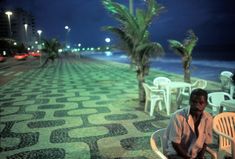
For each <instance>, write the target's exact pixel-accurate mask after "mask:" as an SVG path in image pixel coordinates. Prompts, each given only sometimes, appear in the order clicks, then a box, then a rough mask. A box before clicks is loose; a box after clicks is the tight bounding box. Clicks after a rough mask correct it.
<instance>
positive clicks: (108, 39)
mask: <svg viewBox="0 0 235 159" xmlns="http://www.w3.org/2000/svg"><path fill="white" fill-rule="evenodd" d="M110 41H111V39H110V38H105V42H106V43H107V44H108V46H107V48H106V50H109V43H110Z"/></svg>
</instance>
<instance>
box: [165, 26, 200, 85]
mask: <svg viewBox="0 0 235 159" xmlns="http://www.w3.org/2000/svg"><path fill="white" fill-rule="evenodd" d="M197 41H198V38H197V36H196V35H195V34H194V32H193V31H192V30H189V31H188V32H187V37H186V38H185V39H184V41H183V43H181V42H179V41H177V40H168V42H169V46H170V48H171V49H172V50H173V51H174V52H175V53H176V54H178V55H180V56H181V57H182V65H183V69H184V81H185V82H189V83H190V82H191V79H190V66H191V61H192V51H193V48H194V47H195V46H196V44H197Z"/></svg>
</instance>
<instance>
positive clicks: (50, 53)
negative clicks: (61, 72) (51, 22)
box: [41, 38, 61, 67]
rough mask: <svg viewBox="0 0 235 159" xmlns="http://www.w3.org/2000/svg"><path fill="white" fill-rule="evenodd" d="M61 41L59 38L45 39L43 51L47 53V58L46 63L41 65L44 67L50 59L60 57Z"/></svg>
mask: <svg viewBox="0 0 235 159" xmlns="http://www.w3.org/2000/svg"><path fill="white" fill-rule="evenodd" d="M60 46H61V45H60V43H59V41H58V40H57V39H54V38H53V39H50V40H44V47H43V49H42V51H43V52H44V53H45V54H46V56H47V58H46V60H45V61H44V63H43V64H42V65H41V67H43V66H44V65H46V64H47V62H48V61H49V60H51V61H52V62H54V60H55V58H57V57H58V50H59V48H60Z"/></svg>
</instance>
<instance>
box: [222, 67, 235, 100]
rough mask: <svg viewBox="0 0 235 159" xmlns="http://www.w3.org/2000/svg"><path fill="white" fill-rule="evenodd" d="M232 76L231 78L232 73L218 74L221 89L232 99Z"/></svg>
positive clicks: (233, 87) (234, 87) (223, 72)
mask: <svg viewBox="0 0 235 159" xmlns="http://www.w3.org/2000/svg"><path fill="white" fill-rule="evenodd" d="M232 76H233V73H232V72H230V71H222V72H221V73H220V82H221V89H222V90H223V91H224V92H228V93H229V94H230V96H231V97H233V93H234V89H235V86H234V84H233V80H232Z"/></svg>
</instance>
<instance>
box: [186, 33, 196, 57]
mask: <svg viewBox="0 0 235 159" xmlns="http://www.w3.org/2000/svg"><path fill="white" fill-rule="evenodd" d="M197 41H198V37H197V36H196V35H195V34H194V32H193V31H192V30H189V31H188V35H187V37H186V39H185V40H184V42H183V43H184V46H185V49H186V50H187V52H188V54H191V53H192V50H193V48H194V47H195V46H196V44H197Z"/></svg>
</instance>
